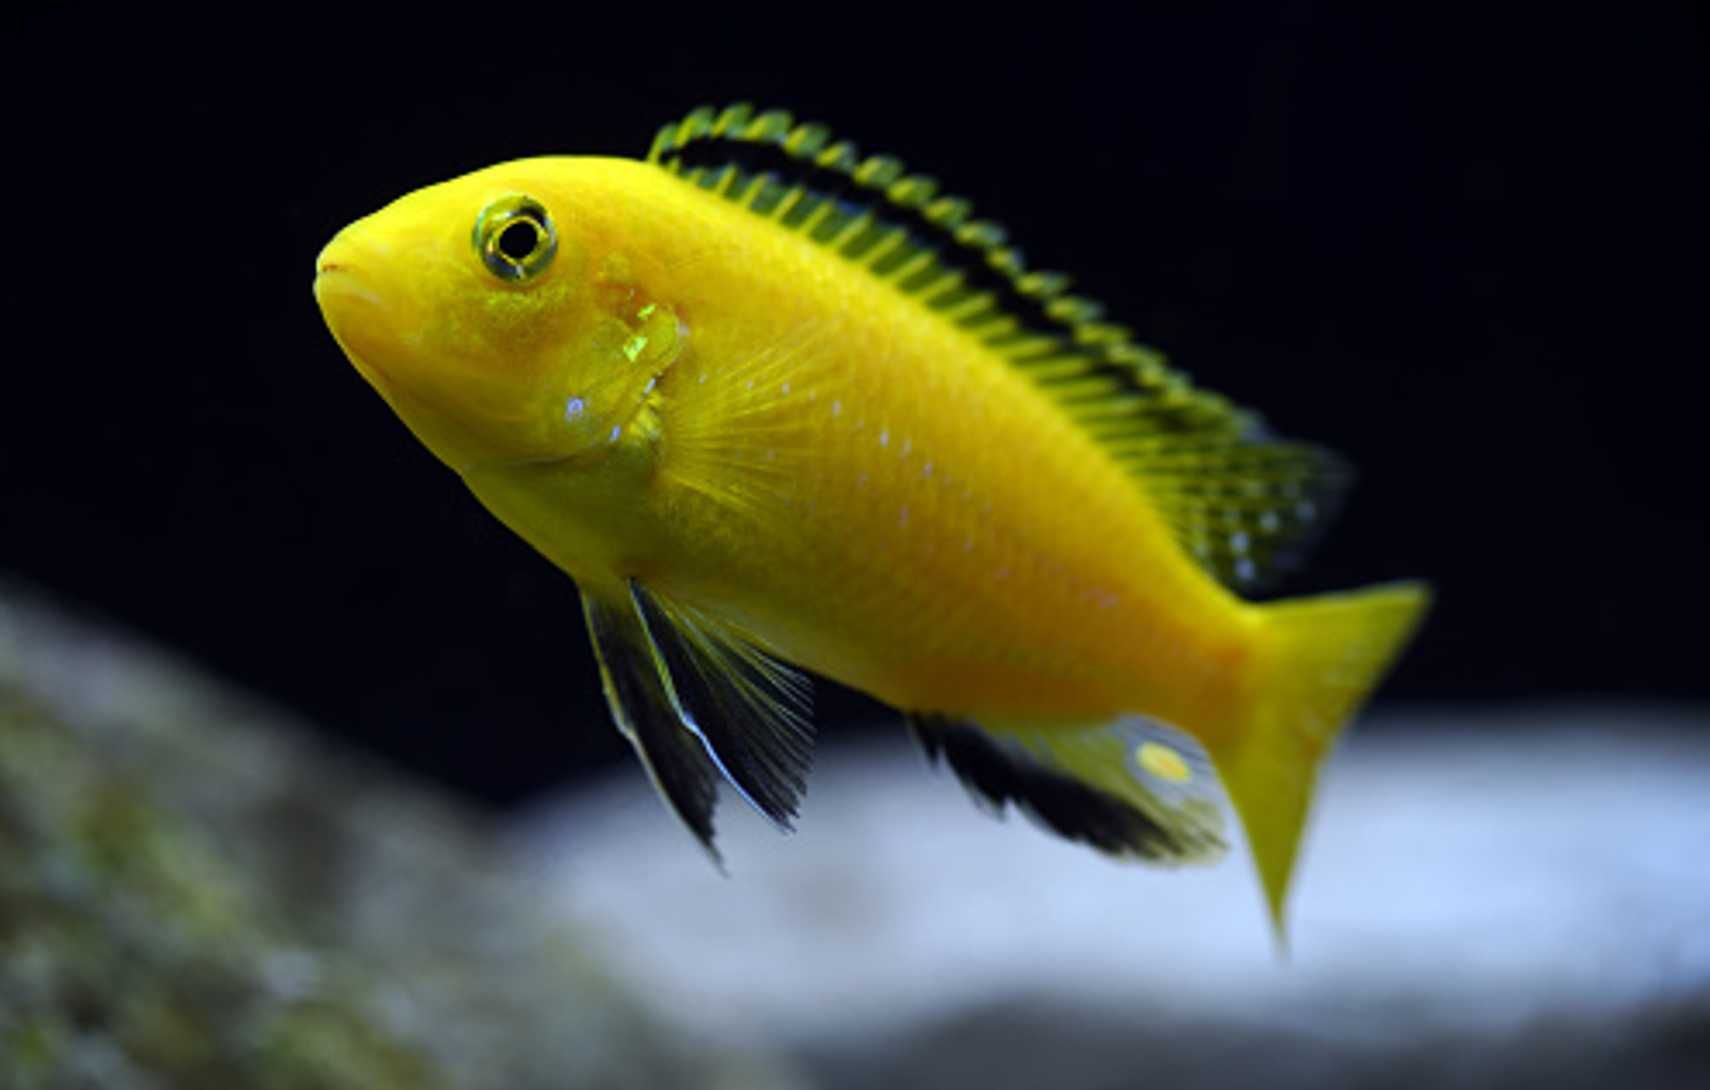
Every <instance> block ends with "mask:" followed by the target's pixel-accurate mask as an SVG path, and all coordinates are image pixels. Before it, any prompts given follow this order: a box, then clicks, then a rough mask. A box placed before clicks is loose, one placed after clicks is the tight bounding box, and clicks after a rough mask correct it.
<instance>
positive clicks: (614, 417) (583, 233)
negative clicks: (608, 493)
mask: <svg viewBox="0 0 1710 1090" xmlns="http://www.w3.org/2000/svg"><path fill="white" fill-rule="evenodd" d="M592 162H596V161H593V160H578V159H567V158H552V159H533V160H522V161H518V162H514V163H507V164H502V165H500V166H496V167H492V168H489V169H486V170H482V171H479V172H477V173H474V174H469V175H465V176H464V177H461V178H457V179H453V180H451V181H448V182H443V183H441V184H438V185H434V186H430V187H428V188H426V189H421V190H418V191H416V192H414V193H411V194H408V195H407V196H404V197H402V198H400V199H399V200H397V201H394V202H393V203H392V204H390V205H387V206H386V207H385V208H382V209H381V210H380V211H378V212H375V213H373V214H372V215H369V216H367V217H365V218H363V219H360V220H358V221H356V222H355V223H353V224H351V225H350V226H348V227H346V228H345V229H344V230H342V231H340V232H339V233H338V235H337V236H336V237H335V238H334V239H333V240H332V241H331V242H330V243H328V244H327V246H326V248H325V249H324V250H322V251H321V253H320V256H319V257H318V258H317V259H316V263H315V289H314V290H315V298H316V300H317V302H318V303H319V305H320V309H321V313H322V315H323V316H324V317H325V319H326V322H327V325H328V326H329V327H330V328H331V330H332V333H333V336H334V338H335V339H336V340H337V341H338V343H339V345H340V346H341V347H342V348H343V349H344V351H345V354H346V355H347V356H349V357H350V360H351V362H352V363H353V364H354V365H355V367H356V369H357V370H358V371H359V372H360V373H361V374H362V376H363V377H364V378H365V379H367V380H368V382H369V383H370V384H371V385H373V387H374V388H375V389H376V390H377V391H378V392H379V393H380V395H381V396H382V397H383V398H385V399H386V401H387V403H388V404H390V405H391V406H392V408H393V409H394V410H395V411H396V412H397V413H398V415H399V416H400V417H401V418H402V419H403V420H404V422H405V423H406V424H407V425H409V427H410V429H411V430H412V431H414V432H415V433H416V435H417V436H418V437H419V438H420V439H421V440H422V441H423V442H424V443H425V444H426V445H427V446H428V447H429V448H430V449H431V450H433V451H434V453H435V454H437V455H438V456H439V457H440V458H441V459H443V460H444V461H446V462H447V463H448V464H450V465H451V466H452V467H453V468H455V469H458V470H459V471H463V472H467V471H469V470H472V469H476V468H483V467H494V466H504V465H510V464H518V463H534V462H542V461H557V460H574V459H578V458H584V459H590V460H597V459H599V458H600V457H602V455H603V452H604V451H605V450H606V449H607V448H609V447H611V446H613V445H614V441H615V440H616V439H617V438H618V437H619V436H621V435H622V434H623V433H624V430H625V428H626V427H627V426H628V425H629V424H630V422H631V421H633V420H634V419H635V417H636V416H637V415H638V413H639V412H640V410H641V408H642V406H643V404H644V402H645V401H646V399H647V397H648V396H649V394H650V393H651V392H652V390H653V388H654V385H655V383H656V382H657V380H658V378H659V376H660V375H661V374H662V373H663V371H664V370H665V368H666V367H668V366H669V365H670V362H671V361H672V360H673V359H674V358H675V355H676V353H677V352H678V351H680V348H681V343H682V340H683V332H684V331H683V330H682V327H681V325H680V323H678V322H677V320H676V318H675V315H674V313H673V312H672V311H671V310H670V308H669V307H668V306H664V305H662V304H660V303H657V302H654V301H652V300H651V299H649V298H648V297H647V296H646V293H645V292H643V291H641V290H639V289H638V287H637V285H636V277H634V276H633V275H629V273H630V269H629V258H628V257H627V256H626V255H625V254H624V253H622V252H620V249H619V246H618V239H617V238H616V237H614V236H615V234H616V232H615V231H614V227H613V219H614V217H613V215H612V210H611V209H610V208H607V207H603V205H602V200H601V199H600V198H601V196H602V194H601V193H600V191H599V189H598V188H597V187H591V186H590V185H589V184H588V181H587V179H588V178H589V177H593V176H595V175H597V174H598V171H597V170H588V169H583V168H582V167H581V166H580V164H583V163H592Z"/></svg>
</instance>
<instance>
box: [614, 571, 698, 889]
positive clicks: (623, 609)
mask: <svg viewBox="0 0 1710 1090" xmlns="http://www.w3.org/2000/svg"><path fill="white" fill-rule="evenodd" d="M582 609H583V612H584V613H585V614H586V616H587V620H588V635H589V637H590V638H591V639H592V640H593V644H594V657H595V658H596V659H597V660H598V661H599V664H600V682H601V684H602V685H603V686H604V688H605V692H606V703H607V704H608V705H610V707H611V712H612V719H613V721H614V722H615V723H616V724H617V728H618V730H619V731H620V732H622V734H623V736H624V737H625V738H628V739H629V743H630V745H632V746H634V747H635V754H636V756H637V757H639V758H641V763H642V766H643V767H645V768H646V769H647V775H648V778H649V779H651V780H652V781H653V786H654V787H655V788H656V789H657V790H658V792H659V794H660V795H662V796H664V798H665V801H666V803H667V804H669V805H670V807H671V809H672V811H673V812H675V813H676V815H677V817H678V818H680V819H681V820H682V822H683V824H684V825H686V826H688V829H689V831H690V832H691V833H693V834H695V839H697V840H699V841H700V842H701V845H702V846H703V847H705V848H706V850H707V852H708V853H709V854H711V855H712V857H713V861H714V862H715V863H716V862H718V861H719V855H718V849H717V848H715V847H713V810H714V809H715V808H716V807H717V805H718V772H717V770H716V769H715V768H714V766H713V763H712V761H710V760H709V759H708V758H707V755H706V752H705V750H704V749H703V748H702V746H701V740H700V739H699V738H697V737H696V736H695V735H694V734H692V733H690V732H689V731H688V730H686V729H684V727H683V725H682V723H680V722H679V721H678V719H677V712H676V709H675V708H674V707H673V706H672V703H671V699H670V696H669V695H668V694H667V692H666V689H665V684H664V682H663V680H662V679H661V677H660V674H659V670H658V668H657V666H656V665H655V662H654V656H653V653H652V649H651V647H650V645H649V642H648V639H647V633H646V632H645V631H644V630H643V628H642V626H641V622H640V620H639V619H638V618H637V617H636V616H635V614H634V612H633V611H632V610H631V609H630V608H629V603H627V602H625V603H622V604H621V605H617V606H613V605H608V604H607V603H605V602H601V601H599V600H598V599H596V598H593V597H591V596H589V595H588V594H586V593H584V594H583V595H582Z"/></svg>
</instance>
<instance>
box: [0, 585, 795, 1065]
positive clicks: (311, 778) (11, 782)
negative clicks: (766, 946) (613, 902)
mask: <svg viewBox="0 0 1710 1090" xmlns="http://www.w3.org/2000/svg"><path fill="white" fill-rule="evenodd" d="M802 1085H803V1083H802V1082H801V1081H800V1080H799V1078H798V1077H797V1076H796V1075H795V1074H794V1073H793V1071H791V1070H789V1069H786V1068H784V1067H781V1066H780V1065H778V1064H777V1063H775V1062H774V1061H772V1060H771V1059H770V1058H768V1057H764V1056H759V1055H754V1054H748V1053H745V1052H742V1051H740V1050H737V1051H732V1050H728V1049H725V1048H723V1047H709V1046H708V1045H707V1044H706V1043H705V1042H704V1041H702V1040H698V1039H695V1038H692V1037H690V1036H688V1035H685V1034H683V1033H681V1032H680V1031H673V1030H672V1028H671V1027H669V1026H667V1025H664V1024H662V1022H661V1021H660V1019H658V1018H657V1017H656V1016H654V1015H653V1013H652V1012H651V1009H650V1006H649V1004H648V1002H647V1000H646V997H645V996H636V995H634V994H633V993H631V992H630V991H629V990H628V989H626V988H625V987H623V986H622V984H621V982H619V981H616V980H615V979H614V978H613V976H612V975H611V974H609V973H608V972H606V971H605V969H604V968H603V966H602V959H601V954H600V951H599V949H598V943H597V942H596V941H592V940H591V939H590V937H589V936H584V935H582V934H580V933H579V932H578V931H576V929H575V928H574V927H571V926H568V925H567V924H566V923H565V922H564V921H562V920H552V919H550V918H548V917H547V915H546V914H544V913H542V912H541V911H540V906H539V905H538V904H536V903H535V901H534V900H533V898H532V897H531V896H530V895H529V894H528V893H527V892H526V891H525V890H524V889H523V887H522V885H521V884H520V883H519V882H517V881H516V878H515V876H514V875H513V874H512V873H511V872H510V871H509V870H508V868H506V867H505V866H504V865H503V860H502V858H501V856H500V853H499V852H498V851H497V850H496V848H495V844H494V840H493V832H492V829H491V827H490V823H489V822H488V821H487V820H485V819H484V818H483V817H482V816H481V815H478V814H474V813H471V812H470V811H469V810H467V809H466V808H464V807H463V806H461V805H459V804H458V803H457V802H456V801H455V800H452V799H448V798H445V797H444V796H442V795H441V794H439V793H437V792H435V791H432V790H430V789H428V788H426V787H424V786H423V785H421V784H416V783H411V782H408V781H406V780H404V779H402V778H400V777H398V776H397V775H396V774H395V773H392V772H390V771H388V770H386V769H384V768H381V767H379V766H377V765H376V764H375V763H374V762H371V761H362V760H356V759H353V758H352V757H351V756H350V755H349V754H346V753H341V752H339V751H338V750H337V749H336V747H334V746H329V745H326V744H324V743H323V742H320V741H317V740H316V738H315V736H314V735H312V734H311V733H310V732H309V731H308V730H306V729H305V727H304V725H303V724H301V723H298V722H294V721H293V720H291V719H290V718H289V717H288V716H285V715H282V714H281V713H280V712H279V711H278V710H277V709H274V708H271V707H268V706H267V705H266V704H264V703H262V702H260V701H258V700H256V699H254V698H253V697H250V696H248V695H247V694H244V693H241V692H236V691H233V690H232V689H230V688H229V687H226V686H223V685H220V684H218V683H217V682H215V681H213V680H211V679H209V678H207V677H205V676H202V675H201V674H199V673H197V672H196V671H195V670H193V669H192V668H190V667H188V666H187V665H186V664H184V663H182V662H180V661H177V660H175V659H173V658H172V657H171V656H168V655H165V654H162V653H160V652H158V651H154V650H151V649H149V648H147V647H144V646H142V645H140V644H138V643H137V642H135V641H133V640H131V639H128V638H126V637H124V636H122V635H119V634H116V633H113V632H109V631H106V630H104V629H103V628H101V627H99V626H96V625H93V624H90V623H85V622H77V621H73V620H71V619H69V618H67V617H66V616H64V615H63V614H61V613H59V612H58V611H56V610H54V609H53V608H51V607H50V606H48V605H47V604H46V603H44V602H42V601H41V600H39V599H35V598H33V597H32V596H31V595H29V594H27V593H25V592H24V591H22V590H21V589H20V588H18V587H17V586H15V585H8V584H7V583H6V582H5V581H3V580H0V1087H3V1088H5V1090H37V1088H40V1090H84V1088H89V1090H95V1088H98V1090H161V1088H166V1087H171V1088H174V1090H215V1088H219V1090H251V1088H253V1090H334V1088H339V1090H343V1088H362V1090H388V1088H394V1087H396V1088H399V1090H402V1088H405V1087H408V1088H410V1090H486V1088H492V1087H504V1088H506V1090H530V1088H539V1090H567V1088H584V1087H585V1088H599V1090H622V1088H636V1090H655V1088H659V1087H673V1088H676V1087H704V1088H708V1090H715V1088H737V1087H740V1088H743V1090H749V1088H761V1090H785V1088H790V1087H799V1086H802Z"/></svg>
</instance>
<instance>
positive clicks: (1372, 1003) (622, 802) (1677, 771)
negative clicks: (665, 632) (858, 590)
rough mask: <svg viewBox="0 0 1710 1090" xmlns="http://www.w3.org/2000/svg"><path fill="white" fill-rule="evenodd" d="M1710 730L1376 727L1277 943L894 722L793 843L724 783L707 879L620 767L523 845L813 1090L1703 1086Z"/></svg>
mask: <svg viewBox="0 0 1710 1090" xmlns="http://www.w3.org/2000/svg"><path fill="white" fill-rule="evenodd" d="M1707 717H1710V712H1707V710H1706V709H1703V708H1663V707H1622V706H1601V705H1593V704H1584V705H1580V704H1560V705H1553V706H1540V707H1510V708H1505V709H1479V708H1447V707H1445V708H1421V709H1414V710H1410V711H1393V710H1392V711H1380V712H1379V713H1377V714H1375V715H1373V716H1370V717H1368V720H1367V721H1366V722H1364V723H1362V724H1361V726H1360V728H1359V729H1358V730H1356V731H1355V732H1354V733H1353V735H1352V736H1351V738H1350V740H1349V742H1348V743H1347V744H1346V745H1344V747H1343V748H1342V749H1341V751H1340V752H1339V753H1338V754H1337V755H1336V756H1335V758H1334V760H1333V762H1332V764H1331V765H1330V767H1329V769H1328V772H1327V774H1326V777H1325V779H1324V783H1323V790H1322V793H1321V795H1320V801H1319V805H1318V808H1317V811H1316V814H1315V817H1314V820H1313V823H1312V826H1311V828H1310V830H1309V833H1308V838H1307V841H1306V848H1305V853H1304V859H1303V863H1302V866H1301V868H1300V871H1299V872H1298V879H1297V883H1296V887H1295V896H1294V901H1293V913H1292V915H1293V922H1292V927H1291V951H1290V954H1289V956H1288V957H1286V958H1283V957H1279V956H1278V954H1277V952H1276V950H1275V949H1274V948H1273V946H1272V943H1271V938H1270V934H1269V930H1268V926H1267V923H1266V921H1265V918H1264V916H1263V913H1262V910H1261V907H1260V900H1259V895H1258V891H1257V888H1256V884H1255V882H1254V881H1253V879H1252V878H1251V876H1250V874H1249V870H1248V864H1247V862H1246V859H1245V856H1244V855H1243V854H1241V853H1240V852H1239V851H1236V852H1232V853H1231V855H1230V857H1229V858H1228V859H1227V860H1225V861H1224V862H1223V863H1222V864H1221V865H1218V866H1215V867H1212V868H1207V869H1184V870H1177V871H1167V870H1155V869H1148V868H1143V867H1136V866H1124V865H1119V864H1114V863H1112V862H1109V861H1107V860H1104V859H1102V858H1100V857H1098V856H1096V855H1095V854H1093V853H1091V852H1089V851H1087V850H1085V849H1082V848H1079V847H1077V846H1072V845H1067V844H1064V843H1062V842H1060V841H1057V840H1055V839H1053V838H1051V837H1049V836H1047V835H1046V834H1044V833H1043V832H1041V831H1039V830H1037V829H1035V828H1033V827H1032V826H1031V825H1030V824H1029V823H1028V822H1027V821H1025V820H1023V819H1021V818H1018V817H1013V816H1012V817H1011V818H1010V820H1008V821H1006V822H1001V823H1000V822H994V821H992V820H990V818H988V817H986V816H984V815H983V814H981V813H979V812H978V811H976V809H975V808H974V807H973V806H972V805H971V804H970V802H969V801H968V800H967V799H966V798H965V797H964V795H963V793H962V791H961V790H960V789H959V787H958V785H957V784H956V782H955V781H954V779H953V778H952V777H951V776H950V775H949V774H948V773H947V772H944V771H935V770H932V769H929V768H928V767H927V765H926V764H925V762H924V760H923V758H921V757H920V756H919V755H918V754H916V753H914V752H911V751H910V750H909V748H908V746H907V744H906V742H905V741H904V739H903V737H902V732H901V731H900V730H899V731H898V732H897V740H896V742H895V743H894V744H888V745H885V744H881V745H874V746H870V747H848V746H841V747H840V746H837V745H835V744H834V745H829V746H825V747H823V748H822V750H821V753H820V757H819V759H818V763H817V765H816V768H815V771H814V776H813V783H812V786H811V790H810V794H809V798H808V801H807V805H806V807H805V810H804V813H803V814H802V817H801V820H800V822H799V824H798V829H799V832H798V833H797V834H796V835H794V836H789V837H782V836H779V835H777V834H776V833H774V832H773V831H772V829H771V828H770V827H769V826H767V825H766V824H765V823H764V822H762V821H761V820H760V819H758V818H757V817H755V816H754V815H753V814H751V813H750V812H748V811H747V810H746V809H745V808H744V807H743V806H742V805H741V803H740V802H739V801H738V800H735V799H734V798H731V797H727V799H726V803H725V806H724V807H723V809H722V811H721V818H722V821H721V825H720V829H721V833H720V846H721V847H722V849H723V851H724V855H725V858H726V861H727V864H728V868H729V871H730V875H729V877H721V876H720V875H719V874H718V873H717V871H715V870H714V868H713V867H711V866H710V865H709V864H708V862H707V860H706V859H705V857H704V856H703V855H702V854H701V853H700V852H699V850H698V849H697V848H696V847H695V845H694V844H693V843H692V841H691V840H690V838H689V837H688V835H687V834H686V833H685V832H683V831H682V830H681V829H679V828H678V827H677V826H676V825H675V823H674V822H673V821H672V820H671V819H670V818H669V817H668V816H667V815H666V813H665V812H664V810H663V809H662V808H661V806H660V805H659V804H658V803H657V802H656V801H655V800H654V799H653V798H652V796H651V793H650V790H649V788H648V785H647V783H646V780H645V777H644V776H643V775H642V774H641V773H640V772H639V770H637V771H636V772H635V773H634V774H633V775H625V776H621V777H618V778H616V779H614V780H612V781H611V782H609V783H608V784H606V785H604V786H601V787H599V788H597V789H595V790H590V791H585V792H583V793H580V794H577V795H575V796H573V797H570V798H566V799H565V800H563V801H562V802H561V803H559V804H556V805H552V806H548V807H543V808H541V809H539V810H537V811H536V812H533V813H531V814H527V815H524V816H523V817H522V818H520V819H519V821H518V823H517V825H516V827H515V829H514V837H513V843H514V845H515V850H516V852H517V855H518V858H519V861H520V863H521V865H522V866H523V867H525V868H526V869H527V870H528V871H529V872H530V874H531V875H532V876H533V880H535V881H536V882H538V883H540V888H541V889H542V890H543V891H544V894H545V896H546V897H547V898H548V899H549V900H550V901H551V902H553V903H555V904H556V905H558V906H559V910H560V911H562V912H563V913H564V915H565V916H566V917H568V918H571V919H573V920H575V921H576V922H577V923H578V924H579V925H580V926H581V927H583V928H585V929H587V930H588V931H589V932H591V933H595V934H599V935H602V936H604V943H603V948H604V950H605V952H606V954H607V956H608V957H609V959H610V961H611V964H612V965H613V966H614V967H615V969H616V971H618V972H620V973H621V974H622V975H623V976H624V977H625V978H626V979H628V980H629V982H630V983H631V984H632V985H633V986H634V987H635V988H636V989H637V990H639V991H642V992H644V993H645V994H648V995H650V996H651V997H653V999H654V1000H655V1001H656V1002H658V1003H659V1004H661V1005H662V1007H663V1009H665V1010H666V1011H667V1012H668V1013H669V1015H670V1016H671V1017H672V1018H674V1019H676V1020H678V1021H680V1022H681V1023H682V1024H684V1025H689V1026H693V1027H695V1028H696V1029H697V1030H698V1031H700V1032H714V1033H716V1034H717V1035H719V1037H720V1038H721V1039H723V1040H726V1041H728V1042H730V1043H733V1044H736V1043H740V1044H745V1045H754V1044H757V1043H766V1044H768V1045H772V1046H779V1047H783V1048H786V1049H788V1050H790V1051H792V1052H794V1053H795V1054H797V1055H798V1056H802V1057H805V1058H806V1059H807V1060H808V1062H809V1063H810V1065H811V1066H812V1068H813V1070H814V1072H815V1074H816V1075H818V1076H819V1077H820V1079H821V1080H822V1081H825V1082H827V1083H828V1084H830V1085H834V1086H848V1087H867V1086H872V1087H881V1086H882V1087H886V1088H888V1090H899V1088H902V1087H914V1086H921V1087H925V1086H935V1085H955V1086H962V1085H968V1086H983V1087H1009V1086H1016V1087H1020V1086H1034V1085H1051V1086H1053V1087H1059V1088H1064V1090H1072V1088H1077V1087H1089V1088H1090V1087H1118V1086H1129V1085H1156V1086H1171V1087H1181V1086H1184V1085H1185V1086H1199V1085H1230V1084H1238V1083H1245V1082H1250V1081H1253V1080H1256V1079H1262V1080H1263V1081H1264V1082H1265V1084H1266V1085H1269V1086H1297V1085H1298V1086H1309V1085H1310V1086H1323V1085H1364V1084H1367V1083H1369V1084H1372V1085H1384V1086H1451V1085H1452V1086H1467V1085H1474V1086H1483V1085H1490V1086H1497V1085H1502V1086H1514V1085H1520V1086H1534V1085H1535V1086H1598V1085H1605V1084H1607V1083H1608V1082H1609V1080H1610V1079H1612V1078H1616V1077H1617V1076H1618V1081H1619V1082H1620V1084H1621V1085H1633V1086H1644V1085H1659V1086H1670V1085H1693V1084H1696V1085H1710V731H1707V730H1706V729H1705V728H1706V726H1707ZM1699 1079H1703V1081H1702V1082H1700V1081H1698V1080H1699Z"/></svg>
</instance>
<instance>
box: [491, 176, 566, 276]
mask: <svg viewBox="0 0 1710 1090" xmlns="http://www.w3.org/2000/svg"><path fill="white" fill-rule="evenodd" d="M475 249H476V251H477V252H479V253H480V255H481V261H482V263H483V264H484V265H486V266H487V270H488V271H489V272H491V273H492V274H493V275H494V276H497V277H498V278H499V279H501V280H528V279H530V278H532V277H535V276H539V275H540V274H541V273H542V272H544V271H546V267H547V266H548V265H550V264H552V258H553V255H554V254H556V253H557V252H558V231H557V230H556V229H555V228H554V227H553V226H552V217H551V216H549V215H547V214H546V209H545V208H544V207H543V206H542V205H541V203H540V202H539V201H537V200H535V199H534V198H533V197H525V196H521V195H515V196H509V197H500V198H499V199H498V200H496V201H494V202H493V203H491V204H489V205H488V206H487V207H486V208H483V209H482V210H481V214H480V215H479V216H477V217H476V219H475Z"/></svg>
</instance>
